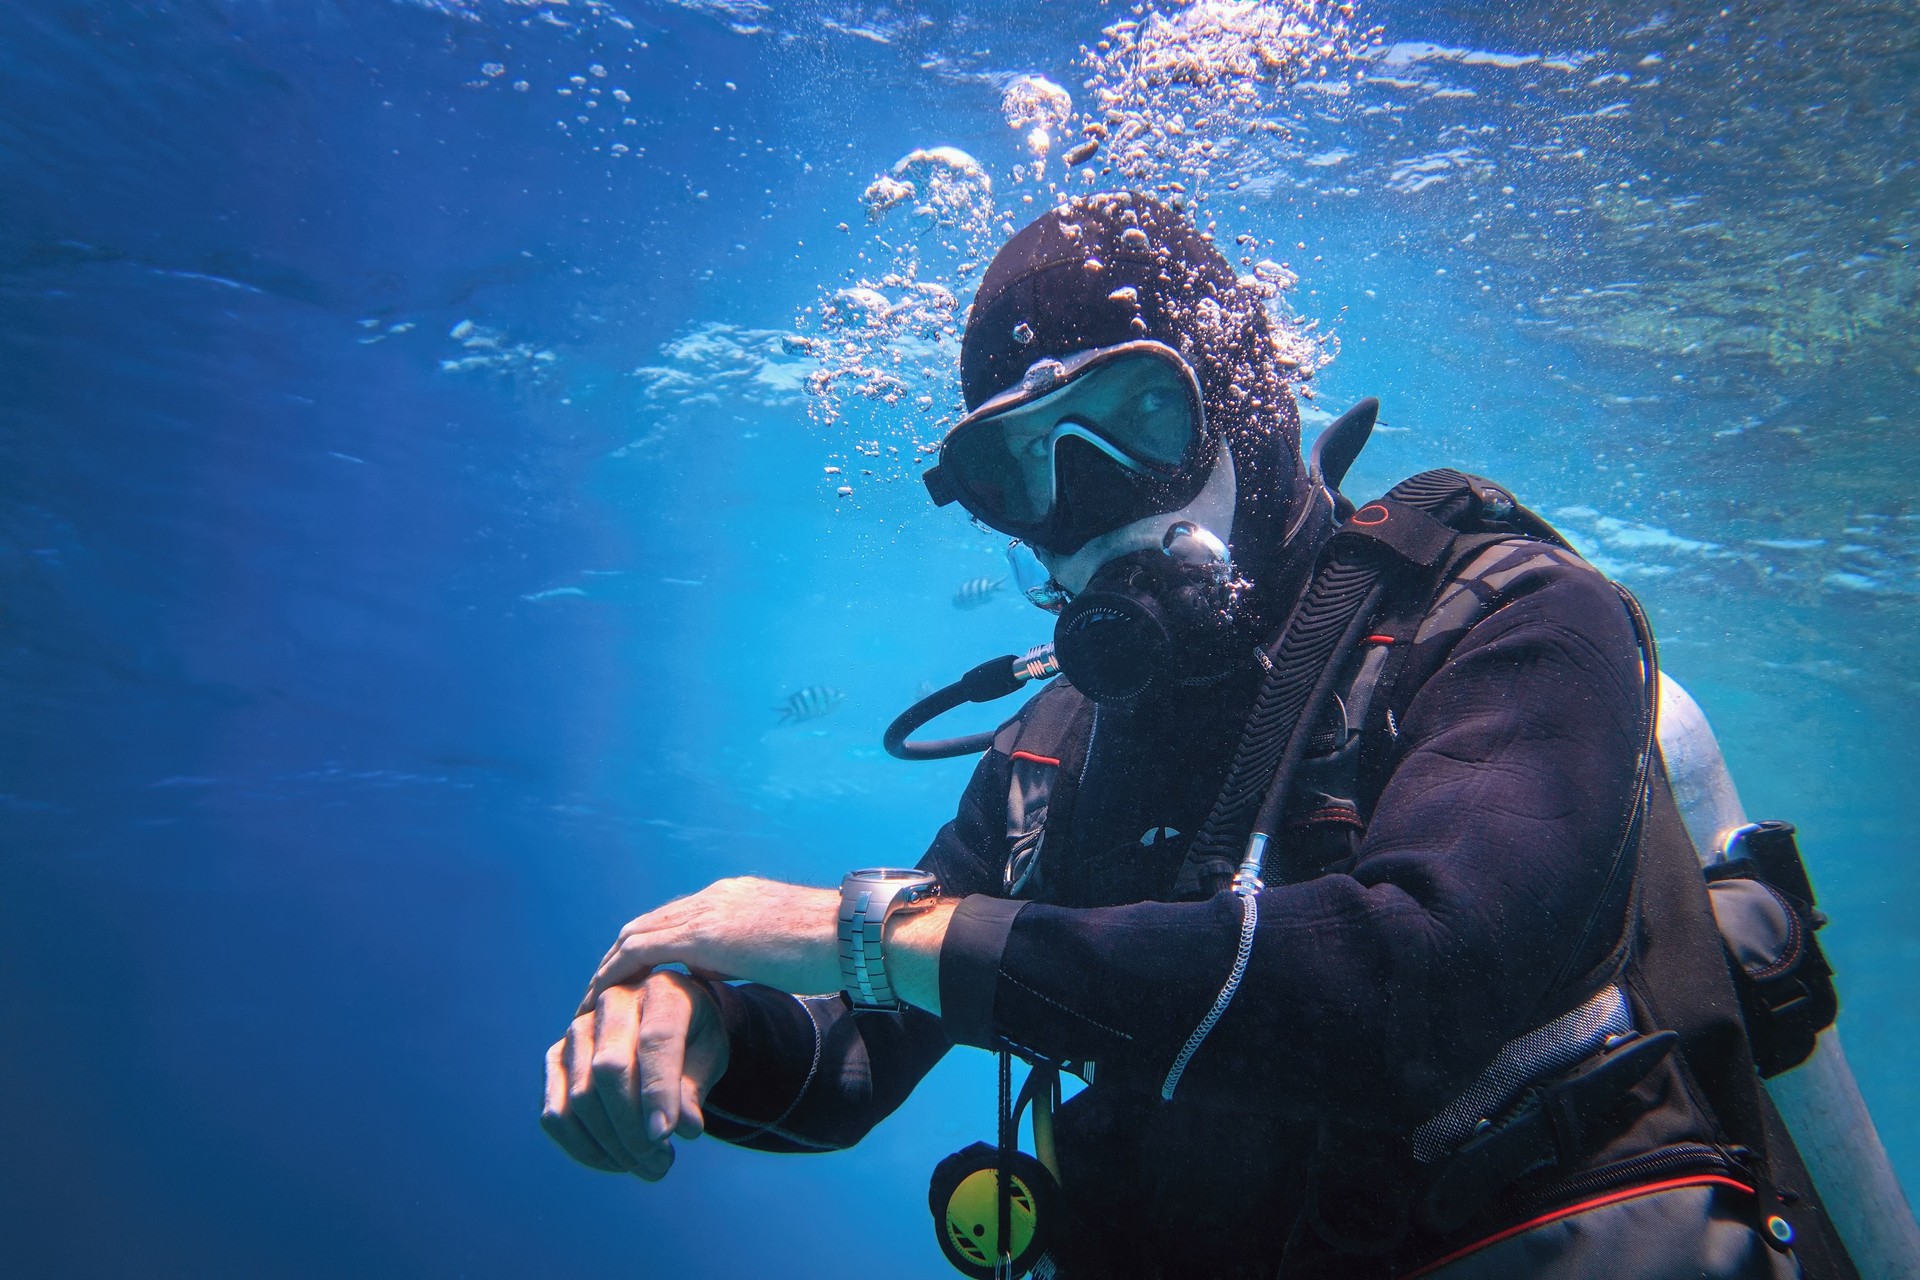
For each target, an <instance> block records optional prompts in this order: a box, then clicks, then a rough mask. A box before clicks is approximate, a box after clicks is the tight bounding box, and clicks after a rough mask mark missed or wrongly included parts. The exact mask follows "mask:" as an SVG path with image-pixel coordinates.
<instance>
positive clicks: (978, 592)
mask: <svg viewBox="0 0 1920 1280" xmlns="http://www.w3.org/2000/svg"><path fill="white" fill-rule="evenodd" d="M1006 584H1007V580H1006V579H1005V578H975V579H974V580H973V581H971V582H963V583H961V584H960V589H959V590H958V591H956V592H954V593H953V607H954V608H956V609H978V608H979V607H980V606H981V605H983V604H988V603H991V602H992V600H993V598H994V597H995V596H997V595H998V594H999V593H1000V588H1001V587H1003V586H1005V585H1006Z"/></svg>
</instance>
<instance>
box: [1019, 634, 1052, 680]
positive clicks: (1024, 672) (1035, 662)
mask: <svg viewBox="0 0 1920 1280" xmlns="http://www.w3.org/2000/svg"><path fill="white" fill-rule="evenodd" d="M1059 674H1060V660H1059V659H1058V658H1056V657H1054V656H1053V644H1052V642H1051V641H1049V642H1048V643H1046V644H1037V645H1035V646H1033V648H1031V649H1029V650H1027V654H1026V656H1025V657H1024V658H1015V659H1014V660H1013V678H1014V679H1015V680H1019V681H1021V682H1023V683H1024V682H1026V681H1028V680H1051V679H1052V678H1053V677H1055V676H1057V675H1059Z"/></svg>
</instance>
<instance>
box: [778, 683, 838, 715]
mask: <svg viewBox="0 0 1920 1280" xmlns="http://www.w3.org/2000/svg"><path fill="white" fill-rule="evenodd" d="M846 700H847V695H846V694H844V693H842V692H841V691H840V690H838V689H834V688H829V687H828V686H826V685H824V684H810V685H808V686H807V687H806V688H804V689H802V690H800V692H798V693H796V694H792V695H790V696H789V697H788V698H787V700H786V701H785V702H784V703H782V704H781V705H780V706H777V707H775V708H774V710H775V711H777V712H778V713H779V714H780V723H781V724H800V723H802V722H803V721H807V720H818V719H819V718H820V717H821V716H824V715H826V714H827V713H828V712H830V711H832V710H833V709H834V708H835V707H837V706H839V705H840V704H841V703H842V702H845V701H846Z"/></svg>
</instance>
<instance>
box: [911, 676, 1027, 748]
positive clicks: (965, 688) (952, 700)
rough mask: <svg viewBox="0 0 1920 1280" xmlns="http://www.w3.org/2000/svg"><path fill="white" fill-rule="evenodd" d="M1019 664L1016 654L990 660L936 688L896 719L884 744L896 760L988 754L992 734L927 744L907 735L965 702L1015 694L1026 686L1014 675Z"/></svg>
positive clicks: (967, 736) (991, 743)
mask: <svg viewBox="0 0 1920 1280" xmlns="http://www.w3.org/2000/svg"><path fill="white" fill-rule="evenodd" d="M1019 661H1020V658H1019V655H1018V654H1012V653H1009V654H1003V655H1002V656H1000V657H998V658H989V659H988V660H987V661H985V662H983V663H981V664H980V665H979V666H977V667H975V668H974V669H973V670H971V671H969V672H967V674H965V675H964V676H961V677H960V678H959V679H958V680H956V681H954V682H953V683H952V684H950V685H947V686H946V687H945V688H943V689H935V690H934V691H933V692H932V693H930V694H928V695H927V696H926V697H924V698H922V699H920V701H918V702H916V703H914V704H913V705H912V706H910V707H908V708H907V709H906V710H905V711H902V712H901V713H900V714H899V715H898V716H896V717H894V721H893V723H892V724H890V725H888V726H887V732H886V734H885V736H883V737H882V738H881V739H880V744H881V745H882V746H884V747H885V748H886V749H887V754H888V755H890V756H892V757H894V758H895V759H896V760H945V759H948V758H949V757H952V756H971V755H978V754H979V753H980V752H982V751H985V750H986V749H987V748H988V747H990V746H992V745H993V734H992V733H991V732H988V733H970V734H967V735H966V736H965V737H960V738H930V739H928V740H927V741H925V742H908V741H907V735H908V734H910V733H912V732H913V731H914V730H915V729H918V728H919V727H920V726H921V725H924V724H926V723H927V722H928V721H929V720H932V719H934V718H935V717H936V716H943V715H945V714H946V713H947V712H949V711H951V710H953V709H954V708H955V707H957V706H959V705H960V704H961V703H963V702H993V701H995V700H997V699H1000V698H1004V697H1006V696H1007V695H1008V694H1010V693H1013V692H1015V691H1016V690H1018V689H1019V688H1020V685H1021V684H1022V683H1023V682H1022V681H1021V680H1020V678H1019V677H1018V676H1016V675H1014V667H1015V664H1016V663H1018V662H1019Z"/></svg>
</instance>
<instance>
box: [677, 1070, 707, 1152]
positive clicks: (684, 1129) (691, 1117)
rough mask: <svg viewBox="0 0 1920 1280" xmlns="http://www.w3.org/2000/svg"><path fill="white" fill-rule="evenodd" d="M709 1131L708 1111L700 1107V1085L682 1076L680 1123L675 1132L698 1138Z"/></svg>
mask: <svg viewBox="0 0 1920 1280" xmlns="http://www.w3.org/2000/svg"><path fill="white" fill-rule="evenodd" d="M706 1131H707V1117H706V1113H705V1112H703V1111H702V1110H701V1109H700V1087H699V1086H698V1085H696V1084H694V1082H693V1081H692V1080H689V1079H688V1078H687V1077H685V1076H681V1077H680V1123H679V1125H678V1126H677V1127H676V1128H675V1129H674V1133H675V1134H677V1135H678V1136H680V1137H682V1138H697V1137H699V1136H700V1135H701V1134H703V1133H705V1132H706Z"/></svg>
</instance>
